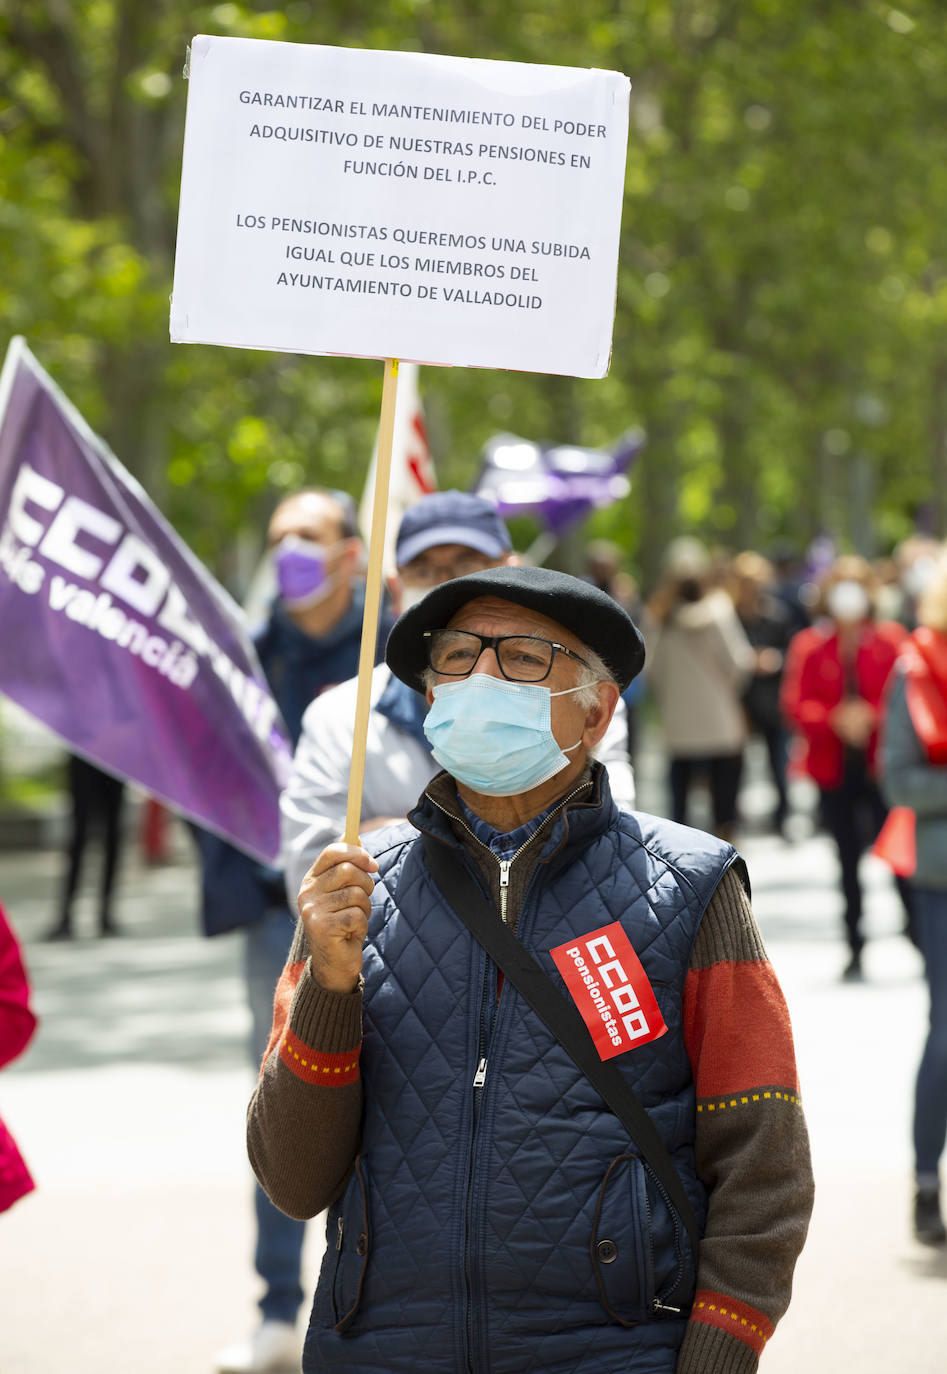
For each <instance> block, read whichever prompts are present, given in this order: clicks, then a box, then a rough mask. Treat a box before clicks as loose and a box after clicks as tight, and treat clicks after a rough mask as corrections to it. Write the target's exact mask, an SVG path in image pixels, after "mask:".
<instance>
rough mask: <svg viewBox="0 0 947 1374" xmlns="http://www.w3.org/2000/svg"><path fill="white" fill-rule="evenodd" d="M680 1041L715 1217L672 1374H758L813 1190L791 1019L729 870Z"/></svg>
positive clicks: (704, 935)
mask: <svg viewBox="0 0 947 1374" xmlns="http://www.w3.org/2000/svg"><path fill="white" fill-rule="evenodd" d="M684 1038H685V1043H686V1045H687V1052H688V1054H689V1056H690V1060H691V1066H692V1069H693V1074H694V1081H695V1083H696V1085H697V1133H696V1155H697V1170H698V1173H699V1174H700V1177H701V1179H702V1180H703V1182H704V1183H705V1185H706V1186H707V1188H708V1191H709V1210H708V1214H707V1227H706V1231H705V1233H704V1237H703V1240H702V1242H701V1246H700V1255H699V1262H698V1274H697V1294H696V1297H695V1299H694V1307H693V1310H692V1312H691V1317H690V1322H689V1323H688V1328H687V1333H686V1335H685V1338H684V1343H683V1345H682V1347H681V1352H680V1356H679V1358H678V1364H677V1374H752V1371H753V1370H755V1369H756V1367H757V1363H758V1360H759V1356H760V1353H761V1351H762V1350H763V1347H764V1346H765V1344H766V1342H767V1340H768V1339H769V1337H770V1336H771V1335H772V1333H773V1329H774V1327H775V1325H776V1323H777V1322H778V1321H779V1319H780V1317H781V1316H782V1315H783V1313H784V1312H785V1310H786V1308H787V1307H788V1306H789V1298H790V1294H791V1291H792V1274H793V1269H794V1267H795V1263H796V1259H797V1258H798V1256H799V1252H800V1251H801V1249H802V1246H803V1242H804V1241H805V1238H806V1231H807V1229H808V1225H809V1216H810V1214H811V1211H812V1202H813V1191H814V1189H813V1178H812V1165H811V1161H810V1158H809V1138H808V1134H807V1131H806V1123H805V1118H804V1116H803V1112H802V1104H801V1101H800V1097H799V1085H798V1080H797V1076H796V1061H795V1053H794V1050H793V1043H792V1029H791V1027H790V1024H789V1013H788V1011H787V1009H786V1003H785V1001H784V999H783V995H782V992H781V990H780V987H779V984H778V983H777V981H776V976H775V974H774V972H773V969H772V966H771V965H770V963H769V960H768V959H767V957H766V952H765V950H764V948H763V942H762V939H761V937H760V934H759V931H758V929H757V927H756V922H755V921H754V919H753V913H752V911H751V910H750V903H749V901H748V899H747V896H746V893H745V892H744V890H743V886H742V884H741V882H740V880H739V878H738V877H737V875H736V874H734V873H733V872H732V871H731V872H730V873H728V874H726V876H725V877H724V878H723V879H722V881H721V882H720V884H719V886H718V888H717V890H716V892H715V893H714V895H713V898H712V899H711V901H710V904H709V905H708V907H707V910H706V912H705V914H704V917H703V920H702V921H701V925H700V929H699V931H698V934H697V940H696V942H695V945H694V950H693V954H692V957H691V964H690V969H689V971H688V975H687V982H686V984H685V992H684Z"/></svg>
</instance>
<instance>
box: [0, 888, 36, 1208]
mask: <svg viewBox="0 0 947 1374" xmlns="http://www.w3.org/2000/svg"><path fill="white" fill-rule="evenodd" d="M29 1000H30V985H29V982H28V981H27V977H26V969H25V968H24V966H23V959H22V956H21V954H20V946H19V944H18V943H17V938H16V936H15V935H14V933H13V928H12V927H11V925H10V924H9V922H8V920H7V917H6V913H5V912H4V910H3V906H2V904H0V1068H2V1067H3V1065H4V1064H9V1063H10V1061H11V1059H16V1057H17V1055H18V1054H22V1053H23V1051H24V1050H25V1049H26V1046H27V1045H28V1044H29V1042H30V1039H31V1038H32V1035H33V1032H34V1030H35V1029H36V1017H35V1016H34V1015H33V1013H32V1012H31V1011H30V1007H29ZM33 1186H34V1184H33V1180H32V1178H31V1177H30V1172H29V1170H28V1169H27V1167H26V1164H25V1162H24V1160H23V1156H22V1155H21V1154H20V1152H19V1150H18V1149H17V1146H16V1141H15V1140H14V1139H13V1136H12V1135H11V1134H10V1132H9V1131H8V1130H7V1128H6V1126H4V1124H3V1121H2V1120H0V1212H5V1211H7V1209H8V1208H10V1207H12V1206H13V1204H14V1203H15V1202H18V1201H19V1199H20V1198H21V1197H25V1196H26V1194H27V1193H29V1192H31V1191H32V1189H33Z"/></svg>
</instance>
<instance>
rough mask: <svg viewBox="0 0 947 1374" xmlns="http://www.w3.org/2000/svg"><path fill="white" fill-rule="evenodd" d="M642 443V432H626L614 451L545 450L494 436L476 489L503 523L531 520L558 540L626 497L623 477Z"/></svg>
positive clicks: (506, 436) (626, 484)
mask: <svg viewBox="0 0 947 1374" xmlns="http://www.w3.org/2000/svg"><path fill="white" fill-rule="evenodd" d="M644 442H645V435H644V431H643V430H641V429H632V430H629V431H628V432H627V434H624V435H623V436H622V438H621V439H619V441H618V443H617V444H616V445H615V446H614V448H612V449H594V448H574V447H571V446H568V445H559V446H557V447H555V448H543V447H542V446H541V445H540V444H533V443H530V442H529V440H527V439H520V438H518V437H517V436H516V435H515V434H498V435H497V436H496V437H495V438H493V439H491V440H490V441H489V442H488V443H487V444H486V446H485V448H484V462H483V470H482V471H481V473H480V477H479V478H478V480H477V485H476V486H475V488H474V490H475V492H476V493H477V495H478V496H483V497H486V499H487V500H488V501H492V502H493V503H494V505H495V506H496V508H497V510H498V512H499V513H500V515H502V516H504V517H505V518H506V517H509V516H511V515H533V516H536V518H537V519H539V520H542V521H543V522H544V523H545V525H546V526H547V528H548V529H550V530H551V531H552V533H553V534H555V535H557V536H560V535H563V534H565V533H566V531H567V530H569V529H571V528H572V527H573V526H574V525H577V524H578V523H579V521H580V520H582V519H583V518H584V517H585V516H586V515H588V513H589V511H591V510H593V509H598V508H601V507H603V506H610V505H611V504H612V503H613V502H614V501H618V500H620V498H621V497H622V496H626V495H627V494H628V492H629V490H630V488H631V483H630V482H629V480H628V477H627V472H628V469H629V467H630V466H631V464H632V463H633V462H634V460H635V458H636V457H637V456H638V454H639V452H640V451H641V449H642V448H643V447H644Z"/></svg>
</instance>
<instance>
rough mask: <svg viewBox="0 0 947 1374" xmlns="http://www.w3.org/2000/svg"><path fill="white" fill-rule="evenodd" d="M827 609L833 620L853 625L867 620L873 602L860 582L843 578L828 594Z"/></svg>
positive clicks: (826, 596)
mask: <svg viewBox="0 0 947 1374" xmlns="http://www.w3.org/2000/svg"><path fill="white" fill-rule="evenodd" d="M825 607H826V610H827V611H828V613H829V615H830V616H831V617H832V619H833V620H838V621H841V622H842V624H845V625H853V624H856V623H857V622H858V621H859V620H864V619H865V617H866V616H867V615H868V612H869V611H870V610H871V601H870V600H869V597H868V593H867V592H866V591H865V588H864V587H863V586H862V584H861V583H860V582H856V581H854V579H852V578H843V579H842V581H841V582H836V583H835V584H834V586H832V587H830V588H829V590H828V591H827V592H826V595H825Z"/></svg>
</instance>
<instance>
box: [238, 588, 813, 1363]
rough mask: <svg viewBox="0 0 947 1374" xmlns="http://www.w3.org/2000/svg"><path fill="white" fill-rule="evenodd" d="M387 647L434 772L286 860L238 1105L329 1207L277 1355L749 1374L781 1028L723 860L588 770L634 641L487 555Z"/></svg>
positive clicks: (586, 597) (288, 1185) (775, 1226)
mask: <svg viewBox="0 0 947 1374" xmlns="http://www.w3.org/2000/svg"><path fill="white" fill-rule="evenodd" d="M386 660H387V663H388V666H389V668H390V669H391V671H392V673H393V674H394V676H395V677H396V678H397V679H398V680H399V681H401V682H403V683H405V684H407V685H408V686H409V687H411V688H414V689H417V690H423V691H424V692H425V695H426V697H427V700H428V702H429V703H430V710H429V712H428V715H427V717H426V719H425V731H426V734H427V736H428V739H429V740H430V742H431V744H432V746H433V750H434V755H435V758H436V759H437V761H438V762H439V763H440V764H441V766H442V768H443V771H442V772H441V773H439V774H437V776H436V777H435V778H433V780H432V781H431V782H429V783H428V784H427V786H426V787H425V790H424V793H423V795H422V796H421V798H420V800H419V802H418V804H417V806H416V807H415V808H414V809H413V810H412V812H411V813H410V816H409V818H408V819H409V821H410V824H401V825H398V826H394V827H390V828H388V829H386V830H384V831H382V832H380V833H378V834H377V835H376V836H374V837H373V839H372V841H371V842H370V846H371V850H372V852H371V853H370V852H369V851H368V850H367V849H365V848H362V847H360V846H357V845H347V844H345V843H342V842H336V843H334V844H330V845H329V846H327V848H326V849H325V850H323V852H322V853H321V854H320V855H319V857H318V858H317V860H316V862H315V863H314V864H313V866H312V868H311V870H310V872H309V874H308V875H307V877H306V880H305V882H304V884H303V888H302V891H301V893H300V898H299V911H300V922H299V925H298V927H297V930H296V936H295V939H294V942H293V948H292V950H291V951H290V956H289V961H288V963H287V966H286V968H285V969H284V971H283V976H282V978H281V980H280V984H279V988H278V990H277V996H276V1003H275V1008H274V1024H273V1029H272V1031H271V1035H270V1045H269V1049H268V1052H267V1055H266V1057H265V1059H264V1063H263V1068H262V1071H261V1075H260V1079H259V1082H258V1085H257V1089H256V1092H255V1094H254V1097H253V1100H252V1102H251V1104H250V1111H249V1114H248V1122H247V1128H248V1136H247V1138H248V1147H249V1153H250V1159H251V1163H252V1164H253V1167H254V1169H255V1171H256V1173H257V1177H258V1178H259V1180H260V1182H261V1183H262V1185H263V1186H264V1187H265V1188H266V1190H267V1192H268V1194H269V1196H270V1197H271V1198H272V1199H273V1201H274V1202H275V1203H276V1205H277V1206H278V1207H281V1208H282V1209H283V1210H285V1211H287V1212H288V1213H289V1214H291V1215H294V1216H312V1215H315V1214H316V1213H317V1212H319V1211H320V1210H321V1209H322V1208H323V1207H325V1206H326V1205H329V1209H330V1210H329V1215H328V1222H327V1236H328V1240H329V1245H328V1249H327V1252H326V1257H325V1259H324V1261H323V1265H322V1270H321V1274H320V1278H319V1283H318V1287H317V1290H316V1296H315V1301H314V1304H313V1309H312V1315H311V1318H310V1325H309V1334H308V1337H307V1340H306V1347H305V1353H304V1356H303V1370H304V1374H317V1372H318V1374H324V1371H326V1370H329V1369H337V1368H338V1369H345V1370H346V1371H347V1374H418V1371H420V1370H424V1371H425V1372H427V1371H431V1372H432V1374H525V1371H530V1370H531V1371H536V1374H553V1371H556V1374H709V1371H713V1374H753V1371H755V1369H756V1367H757V1361H758V1359H759V1355H760V1353H761V1351H762V1350H763V1348H764V1346H765V1345H766V1342H767V1340H768V1339H769V1337H770V1336H771V1335H772V1333H773V1328H774V1326H775V1324H776V1322H777V1321H778V1320H779V1318H780V1317H781V1316H782V1314H783V1312H784V1311H785V1309H786V1306H787V1304H788V1302H789V1296H790V1290H791V1281H792V1271H793V1266H794V1264H795V1260H796V1257H797V1255H798V1253H799V1250H800V1248H801V1246H802V1243H803V1240H804V1238H805V1234H806V1228H807V1224H808V1219H809V1214H810V1211H811V1207H812V1192H813V1189H812V1170H811V1164H810V1161H809V1152H808V1141H807V1135H806V1127H805V1119H804V1117H803V1114H802V1110H801V1104H800V1099H799V1092H798V1084H797V1079H796V1066H795V1057H794V1052H793V1046H792V1035H791V1030H790V1026H789V1018H788V1014H787V1012H786V1008H785V1003H784V1001H783V998H782V994H781V992H780V989H779V985H778V983H777V981H776V978H775V975H774V973H773V970H772V967H771V966H770V964H769V961H768V960H767V958H766V953H765V950H764V949H763V945H762V941H761V939H760V935H759V931H758V930H757V928H756V924H755V922H754V919H753V914H752V911H751V909H750V904H749V899H748V882H747V877H746V870H745V866H744V864H743V862H742V860H741V859H740V857H739V855H738V854H737V853H736V851H735V850H734V849H733V847H732V846H731V845H729V844H727V843H725V842H724V841H722V840H720V839H718V838H716V837H714V836H711V835H706V834H703V833H702V832H700V831H697V830H692V829H688V828H686V827H684V826H680V825H676V824H674V823H672V822H670V821H665V820H661V819H659V818H657V817H654V816H647V815H644V814H642V813H639V812H628V811H623V810H621V809H620V808H619V807H617V806H616V805H615V803H614V801H613V800H612V797H611V794H610V791H609V785H608V776H607V772H606V770H605V769H604V768H603V767H602V765H601V763H599V762H598V761H597V760H596V759H595V758H594V755H593V752H592V751H593V749H594V747H595V746H596V745H597V744H598V743H599V742H600V741H601V739H602V737H603V735H604V733H605V730H606V728H607V726H608V722H609V718H610V716H611V713H612V711H613V710H614V707H615V703H616V702H617V700H618V697H619V693H620V692H621V691H622V690H624V689H625V688H627V686H628V684H629V682H630V681H631V680H632V679H633V678H634V676H635V675H636V674H637V673H638V672H640V671H641V668H642V666H643V663H644V647H643V643H642V640H641V636H640V634H639V632H638V630H637V628H636V627H635V625H634V624H633V623H632V621H631V620H630V618H629V617H628V615H627V614H626V612H625V611H624V610H623V609H622V608H621V607H620V606H619V605H618V604H617V603H616V602H615V601H613V600H612V599H611V598H610V597H608V596H607V595H606V594H605V593H603V592H601V591H599V589H598V588H596V587H594V586H591V585H589V584H588V583H585V582H580V581H579V580H578V579H576V578H572V577H568V576H567V575H565V574H562V573H556V572H551V571H549V570H547V569H544V568H527V567H510V566H503V567H498V568H490V569H487V570H485V571H483V572H479V573H471V574H468V575H467V576H465V577H460V578H456V579H454V580H452V581H449V582H445V583H443V584H442V585H441V586H439V587H435V588H433V589H432V590H431V591H430V592H428V594H427V595H426V596H425V597H424V598H423V599H422V600H421V601H420V602H418V603H417V604H416V605H415V606H413V607H412V608H411V609H410V610H408V611H407V612H405V613H404V614H403V615H402V616H401V617H400V619H399V620H398V621H397V622H396V624H395V626H394V628H393V630H392V632H391V635H390V637H389V639H388V644H387V649H386ZM616 1081H617V1089H616Z"/></svg>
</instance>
